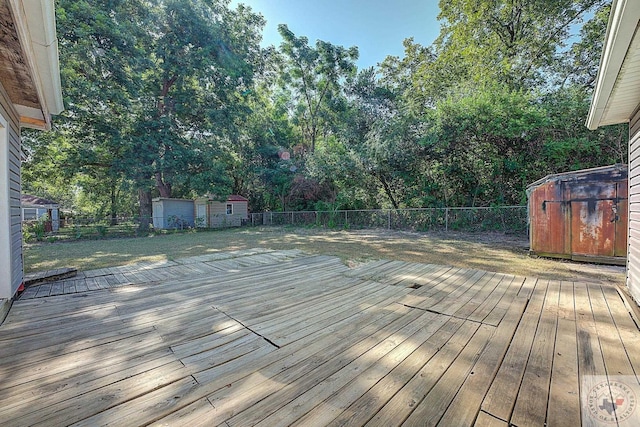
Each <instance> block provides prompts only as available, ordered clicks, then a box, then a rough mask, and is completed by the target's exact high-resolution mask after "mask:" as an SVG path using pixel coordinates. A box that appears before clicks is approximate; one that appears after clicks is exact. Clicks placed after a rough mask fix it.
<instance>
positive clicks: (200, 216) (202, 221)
mask: <svg viewBox="0 0 640 427" xmlns="http://www.w3.org/2000/svg"><path fill="white" fill-rule="evenodd" d="M196 210H197V212H196V218H197V220H196V224H197V225H198V226H199V227H206V226H207V205H196Z"/></svg>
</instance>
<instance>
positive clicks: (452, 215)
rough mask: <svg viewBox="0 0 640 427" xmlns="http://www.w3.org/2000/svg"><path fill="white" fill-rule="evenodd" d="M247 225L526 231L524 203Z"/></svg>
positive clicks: (308, 214) (256, 219) (256, 218)
mask: <svg viewBox="0 0 640 427" xmlns="http://www.w3.org/2000/svg"><path fill="white" fill-rule="evenodd" d="M248 225H251V226H264V225H292V226H301V227H313V226H317V227H325V228H350V229H364V228H386V229H388V230H407V231H449V230H458V231H503V232H511V233H520V234H526V232H527V226H528V218H527V207H526V206H501V207H477V208H416V209H373V210H336V211H303V212H262V213H252V214H249V220H248Z"/></svg>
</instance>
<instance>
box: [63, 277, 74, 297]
mask: <svg viewBox="0 0 640 427" xmlns="http://www.w3.org/2000/svg"><path fill="white" fill-rule="evenodd" d="M62 286H63V288H64V289H63V292H64V293H65V294H73V293H76V281H75V279H67V280H65V281H64V282H62Z"/></svg>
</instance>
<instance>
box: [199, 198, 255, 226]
mask: <svg viewBox="0 0 640 427" xmlns="http://www.w3.org/2000/svg"><path fill="white" fill-rule="evenodd" d="M248 217H249V201H248V200H247V199H246V198H244V197H242V196H239V195H237V194H233V195H231V196H229V197H228V198H227V200H226V201H219V200H216V199H215V198H213V197H200V198H198V199H196V200H195V218H196V224H197V226H199V227H208V228H223V227H240V226H241V225H243V223H245V222H246V220H247V219H248Z"/></svg>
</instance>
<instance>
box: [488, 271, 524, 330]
mask: <svg viewBox="0 0 640 427" xmlns="http://www.w3.org/2000/svg"><path fill="white" fill-rule="evenodd" d="M511 277H512V278H513V280H512V281H511V282H509V285H508V286H507V289H506V290H505V292H504V294H502V297H501V298H500V300H498V303H497V304H496V305H495V306H494V307H493V308H492V309H491V311H490V312H489V313H488V314H487V316H486V317H485V318H484V319H482V322H483V323H486V324H488V325H492V326H498V324H500V322H501V321H502V318H503V317H504V315H505V314H506V313H507V310H508V309H509V306H510V305H511V303H512V301H513V300H514V299H515V298H516V297H517V295H518V290H519V289H520V287H521V285H522V283H520V282H519V280H523V278H518V277H513V276H511Z"/></svg>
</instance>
